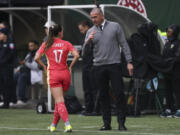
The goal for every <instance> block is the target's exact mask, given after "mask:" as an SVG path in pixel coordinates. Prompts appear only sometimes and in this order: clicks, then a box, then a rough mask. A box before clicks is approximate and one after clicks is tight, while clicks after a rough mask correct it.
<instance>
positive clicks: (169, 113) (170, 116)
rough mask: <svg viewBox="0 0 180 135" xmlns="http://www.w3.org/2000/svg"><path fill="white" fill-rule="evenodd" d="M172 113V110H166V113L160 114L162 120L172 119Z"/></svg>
mask: <svg viewBox="0 0 180 135" xmlns="http://www.w3.org/2000/svg"><path fill="white" fill-rule="evenodd" d="M172 116H173V115H172V112H171V110H170V109H166V110H165V111H164V112H162V113H161V114H160V117H161V118H172Z"/></svg>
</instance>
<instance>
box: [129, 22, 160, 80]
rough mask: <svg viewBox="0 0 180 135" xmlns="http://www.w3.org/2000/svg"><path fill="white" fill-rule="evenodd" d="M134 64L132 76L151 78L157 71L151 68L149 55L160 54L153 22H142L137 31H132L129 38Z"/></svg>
mask: <svg viewBox="0 0 180 135" xmlns="http://www.w3.org/2000/svg"><path fill="white" fill-rule="evenodd" d="M129 46H130V49H131V53H132V57H133V65H134V77H135V78H140V79H151V78H153V77H155V76H156V74H157V71H156V70H155V69H153V67H152V65H151V61H149V55H155V56H156V57H159V56H160V43H159V40H158V38H157V26H156V25H155V24H153V23H144V24H141V25H140V26H138V33H134V34H133V35H132V36H131V38H130V40H129Z"/></svg>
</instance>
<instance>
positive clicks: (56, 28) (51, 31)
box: [45, 24, 62, 50]
mask: <svg viewBox="0 0 180 135" xmlns="http://www.w3.org/2000/svg"><path fill="white" fill-rule="evenodd" d="M61 31H62V27H61V25H59V24H55V25H52V26H51V27H50V28H49V34H48V39H47V41H46V44H45V50H46V49H48V48H49V47H51V46H52V44H53V42H54V37H57V36H58V33H59V32H61Z"/></svg>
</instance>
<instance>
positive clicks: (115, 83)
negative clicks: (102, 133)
mask: <svg viewBox="0 0 180 135" xmlns="http://www.w3.org/2000/svg"><path fill="white" fill-rule="evenodd" d="M95 73H96V81H97V87H98V90H99V91H100V102H101V109H102V115H103V122H104V124H105V125H110V124H111V106H110V105H111V101H110V95H109V83H111V86H112V89H113V95H114V98H115V104H116V109H117V116H118V122H120V121H124V120H125V117H126V100H125V95H124V90H123V80H122V73H121V65H120V64H112V65H103V66H96V67H95Z"/></svg>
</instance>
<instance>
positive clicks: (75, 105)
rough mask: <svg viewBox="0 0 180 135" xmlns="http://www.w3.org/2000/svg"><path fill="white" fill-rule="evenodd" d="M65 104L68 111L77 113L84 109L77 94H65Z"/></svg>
mask: <svg viewBox="0 0 180 135" xmlns="http://www.w3.org/2000/svg"><path fill="white" fill-rule="evenodd" d="M65 105H66V108H67V111H68V113H70V114H75V113H78V112H80V111H82V106H81V104H80V103H79V101H78V99H77V97H75V96H65Z"/></svg>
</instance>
